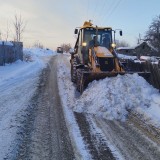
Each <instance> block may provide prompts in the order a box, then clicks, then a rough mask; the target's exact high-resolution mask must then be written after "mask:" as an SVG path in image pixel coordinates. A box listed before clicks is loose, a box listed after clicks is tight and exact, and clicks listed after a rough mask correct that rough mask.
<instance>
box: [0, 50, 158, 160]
mask: <svg viewBox="0 0 160 160" xmlns="http://www.w3.org/2000/svg"><path fill="white" fill-rule="evenodd" d="M30 52H31V51H30ZM34 52H35V50H33V51H32V53H34ZM36 52H40V53H42V52H44V51H43V50H38V51H37V50H36ZM42 55H43V56H40V57H38V58H36V59H35V62H36V63H37V62H39V63H38V64H39V65H40V66H41V67H39V68H37V67H35V68H37V70H36V71H35V72H32V74H33V75H34V76H31V75H30V76H28V77H26V78H27V81H24V82H23V83H21V85H19V83H15V82H16V80H15V79H14V78H13V79H12V80H9V83H10V84H11V83H13V82H14V85H15V86H16V88H15V87H11V88H10V89H9V87H7V85H9V83H6V85H5V83H4V82H5V81H4V80H3V81H0V84H2V83H3V85H0V90H1V89H2V90H3V88H4V87H5V86H6V90H8V91H6V92H4V93H3V95H2V96H1V98H0V103H1V106H0V107H1V110H2V111H1V112H0V114H1V115H2V116H1V117H2V118H1V128H0V129H1V131H2V132H1V133H0V137H1V144H0V149H1V152H0V153H1V154H0V155H1V156H0V159H19V160H20V159H37V160H39V159H45V160H47V159H56V160H62V159H66V160H71V159H76V160H77V159H82V160H84V159H85V160H90V159H104V160H110V159H111V160H112V159H113V160H114V159H120V160H123V159H124V160H128V159H129V160H135V159H136V160H138V159H139V160H141V159H144V160H145V159H146V160H151V159H154V160H156V159H157V160H159V157H160V130H159V114H158V112H159V111H160V103H159V95H158V92H157V90H155V89H153V88H152V86H150V85H149V84H147V82H145V81H144V80H143V79H142V78H141V77H139V76H138V75H132V76H124V77H121V76H118V77H115V78H110V79H104V80H100V81H98V82H97V81H94V82H92V83H91V84H90V85H89V86H88V88H87V89H86V90H85V91H84V93H83V94H82V95H80V94H79V93H78V92H77V91H76V86H75V85H74V84H73V83H72V82H71V79H70V64H69V55H68V54H64V55H57V56H49V57H48V56H46V55H45V54H42ZM41 59H43V63H42V61H41ZM49 59H50V61H48V60H49ZM44 61H45V63H47V65H46V66H45V65H44ZM35 62H32V64H33V63H34V64H35ZM27 65H28V64H27ZM26 68H27V67H26ZM42 68H43V69H42ZM26 72H27V70H26ZM35 73H36V74H35ZM17 74H18V73H17ZM35 75H36V76H35ZM38 75H39V78H38ZM6 77H7V76H6ZM17 77H18V76H17ZM29 77H32V78H29ZM26 78H24V79H26ZM3 79H4V78H3ZM137 81H138V82H139V83H138V82H137ZM104 88H105V90H104ZM9 90H10V91H9ZM19 91H21V93H23V98H21V97H22V96H21V93H19ZM14 92H15V93H14ZM122 92H123V94H122ZM137 92H138V93H137ZM28 93H30V94H28ZM135 93H137V94H138V95H137V94H135ZM127 94H128V98H127V97H126V96H127ZM148 95H150V96H148ZM6 96H7V97H8V98H10V99H11V101H8V102H7V99H6V98H5V97H6ZM2 104H3V105H2ZM10 106H16V108H13V109H12V110H11V109H10ZM153 106H154V107H153ZM17 110H18V111H17ZM155 110H156V111H157V113H155V112H154V111H155ZM10 117H11V118H10ZM4 135H6V136H5V137H6V139H7V141H6V142H5V140H4ZM11 137H12V138H11ZM4 142H5V143H4Z"/></svg>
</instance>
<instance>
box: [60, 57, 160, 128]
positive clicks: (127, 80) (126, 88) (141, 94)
mask: <svg viewBox="0 0 160 160" xmlns="http://www.w3.org/2000/svg"><path fill="white" fill-rule="evenodd" d="M58 65H59V69H58V82H59V89H60V94H61V97H63V100H62V101H63V103H64V105H66V106H68V107H69V108H71V109H73V110H74V111H75V112H84V113H91V114H94V115H96V116H99V117H103V118H106V119H110V120H113V119H118V120H122V121H124V120H125V119H126V118H127V115H128V111H129V110H132V111H134V112H136V113H138V114H140V115H142V117H143V118H144V119H145V120H146V121H147V122H148V123H151V124H153V125H155V126H156V127H160V116H159V115H160V94H159V91H158V90H157V89H154V88H153V87H152V86H151V85H150V84H148V83H147V82H146V81H145V80H144V79H143V78H142V77H140V76H138V75H137V74H133V75H131V74H128V75H124V76H121V75H118V76H117V77H112V78H106V79H103V80H99V81H93V82H92V83H90V84H89V85H88V87H87V88H86V90H85V91H84V92H83V94H82V95H80V94H79V93H78V92H77V91H76V86H75V85H74V84H73V83H72V82H71V78H70V66H69V64H68V63H67V59H66V58H65V59H59V63H58Z"/></svg>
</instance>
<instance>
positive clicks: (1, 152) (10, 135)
mask: <svg viewBox="0 0 160 160" xmlns="http://www.w3.org/2000/svg"><path fill="white" fill-rule="evenodd" d="M24 54H25V55H27V56H28V55H30V56H31V57H32V62H25V61H24V62H22V61H20V60H19V61H17V62H15V63H12V64H6V65H5V66H0V160H1V159H4V158H5V156H6V154H7V153H9V152H10V151H9V150H10V148H14V147H16V146H17V145H16V143H18V142H15V139H16V135H17V134H18V133H17V132H18V130H19V128H20V127H21V121H23V118H24V116H25V115H26V109H27V107H28V105H29V104H28V102H29V100H30V99H31V97H32V96H33V94H34V92H35V90H36V86H37V83H38V80H39V75H40V73H41V70H42V69H43V68H44V67H45V66H46V63H47V60H49V57H50V55H54V54H55V53H53V52H52V51H50V50H49V51H47V50H42V49H38V48H32V49H24ZM44 56H45V58H43V57H44ZM42 59H44V60H42ZM15 150H16V149H15Z"/></svg>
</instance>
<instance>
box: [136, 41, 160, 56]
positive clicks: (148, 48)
mask: <svg viewBox="0 0 160 160" xmlns="http://www.w3.org/2000/svg"><path fill="white" fill-rule="evenodd" d="M135 52H136V54H137V56H138V57H141V56H157V57H158V56H160V55H159V53H158V50H157V49H156V48H154V47H153V46H152V45H150V44H149V43H148V42H142V43H140V44H139V45H137V46H136V47H135Z"/></svg>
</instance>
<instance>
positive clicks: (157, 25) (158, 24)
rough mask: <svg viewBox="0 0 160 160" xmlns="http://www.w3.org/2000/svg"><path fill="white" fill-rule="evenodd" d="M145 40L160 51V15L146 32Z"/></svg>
mask: <svg viewBox="0 0 160 160" xmlns="http://www.w3.org/2000/svg"><path fill="white" fill-rule="evenodd" d="M145 39H147V40H148V42H149V43H150V44H151V45H152V46H154V47H155V48H156V49H158V51H160V15H159V16H157V17H155V18H154V19H153V21H152V23H151V25H150V26H149V29H148V31H147V32H146V35H145Z"/></svg>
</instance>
